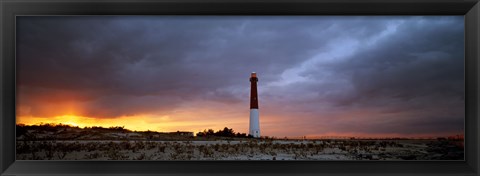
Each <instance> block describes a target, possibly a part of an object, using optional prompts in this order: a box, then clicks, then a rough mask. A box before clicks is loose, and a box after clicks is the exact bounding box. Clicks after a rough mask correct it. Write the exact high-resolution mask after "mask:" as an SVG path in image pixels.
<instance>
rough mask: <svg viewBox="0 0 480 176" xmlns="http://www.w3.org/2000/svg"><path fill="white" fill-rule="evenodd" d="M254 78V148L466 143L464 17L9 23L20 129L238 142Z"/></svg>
mask: <svg viewBox="0 0 480 176" xmlns="http://www.w3.org/2000/svg"><path fill="white" fill-rule="evenodd" d="M251 72H257V74H258V77H259V82H258V91H259V111H260V128H261V132H262V135H268V136H278V137H283V136H304V135H307V136H317V135H318V136H320V135H346V136H435V135H450V134H460V133H463V130H464V127H463V126H464V116H465V110H464V109H465V103H464V99H465V95H464V93H465V91H464V88H465V87H464V19H463V16H453V17H452V16H450V17H440V16H428V17H420V16H410V17H404V16H386V17H380V16H366V17H355V16H341V17H335V16H312V17H307V16H296V17H288V16H277V17H269V16H263V17H259V16H256V17H254V16H251V17H248V16H243V17H242V16H236V17H233V16H232V17H227V16H221V17H220V16H219V17H214V16H196V17H194V16H130V17H127V16H103V17H98V16H97V17H96V16H69V17H58V16H51V17H48V16H44V17H41V16H39V17H26V16H21V17H17V98H18V99H17V100H18V101H17V102H18V104H17V122H19V123H20V122H23V123H33V122H36V123H38V122H40V121H42V122H47V121H48V119H55V117H58V116H65V115H70V116H76V117H77V119H76V120H75V123H76V124H82V122H84V123H83V124H87V122H88V123H95V122H98V123H101V124H112V125H113V124H115V125H121V124H124V125H125V126H126V127H127V128H137V129H142V128H140V126H142V125H141V124H144V125H146V126H147V127H148V129H150V130H159V131H177V130H188V131H199V130H203V129H208V128H213V129H215V130H217V129H220V128H223V127H225V126H227V127H230V128H233V129H234V130H235V131H238V132H245V133H246V132H247V131H248V120H249V93H250V92H249V88H250V83H249V76H250V73H251ZM82 118H85V119H90V121H89V120H82ZM92 119H93V120H94V121H91V120H92ZM67 120H68V119H67ZM140 121H141V122H142V123H137V122H140ZM129 124H131V125H130V126H129ZM133 124H136V126H135V125H133ZM88 125H95V124H88ZM147 127H145V128H147ZM145 128H143V129H145Z"/></svg>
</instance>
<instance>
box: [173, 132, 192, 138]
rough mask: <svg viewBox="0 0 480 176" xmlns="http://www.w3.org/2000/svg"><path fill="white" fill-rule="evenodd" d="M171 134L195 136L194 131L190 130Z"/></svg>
mask: <svg viewBox="0 0 480 176" xmlns="http://www.w3.org/2000/svg"><path fill="white" fill-rule="evenodd" d="M169 134H175V135H179V136H192V137H193V132H189V131H177V132H170V133H169Z"/></svg>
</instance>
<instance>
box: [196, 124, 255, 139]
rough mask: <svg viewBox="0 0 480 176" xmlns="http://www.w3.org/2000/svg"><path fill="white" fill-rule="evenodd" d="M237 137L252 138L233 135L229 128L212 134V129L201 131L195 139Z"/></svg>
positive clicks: (243, 135) (239, 134) (243, 134)
mask: <svg viewBox="0 0 480 176" xmlns="http://www.w3.org/2000/svg"><path fill="white" fill-rule="evenodd" d="M213 136H216V137H237V138H252V137H253V136H252V135H247V134H246V133H235V131H233V129H231V128H227V127H225V128H223V130H218V131H217V132H214V131H213V130H212V129H208V130H203V131H201V132H198V133H197V137H213Z"/></svg>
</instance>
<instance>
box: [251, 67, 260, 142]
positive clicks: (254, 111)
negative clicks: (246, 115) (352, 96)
mask: <svg viewBox="0 0 480 176" xmlns="http://www.w3.org/2000/svg"><path fill="white" fill-rule="evenodd" d="M257 82H258V78H257V74H256V73H255V72H252V74H251V76H250V128H249V131H248V134H249V135H252V136H253V137H255V138H259V137H260V122H259V116H258V93H257Z"/></svg>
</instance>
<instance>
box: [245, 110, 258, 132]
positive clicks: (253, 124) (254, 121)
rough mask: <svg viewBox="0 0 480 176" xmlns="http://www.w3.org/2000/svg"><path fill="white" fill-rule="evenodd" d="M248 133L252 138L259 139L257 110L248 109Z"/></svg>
mask: <svg viewBox="0 0 480 176" xmlns="http://www.w3.org/2000/svg"><path fill="white" fill-rule="evenodd" d="M248 132H249V133H248V134H249V135H252V136H253V137H254V138H259V137H260V122H259V119H258V109H250V128H249V131H248Z"/></svg>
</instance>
